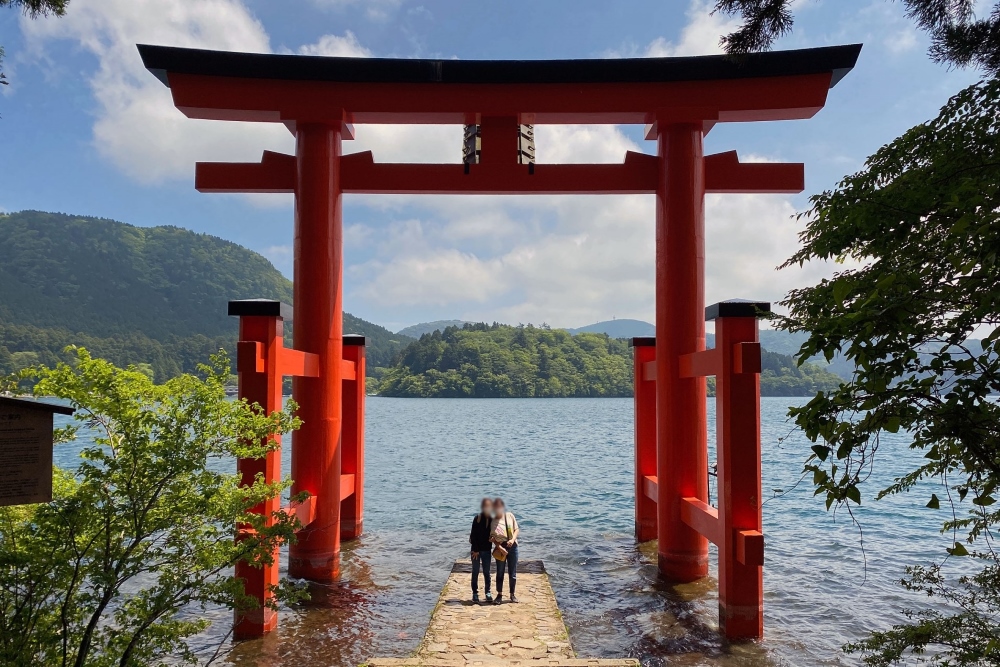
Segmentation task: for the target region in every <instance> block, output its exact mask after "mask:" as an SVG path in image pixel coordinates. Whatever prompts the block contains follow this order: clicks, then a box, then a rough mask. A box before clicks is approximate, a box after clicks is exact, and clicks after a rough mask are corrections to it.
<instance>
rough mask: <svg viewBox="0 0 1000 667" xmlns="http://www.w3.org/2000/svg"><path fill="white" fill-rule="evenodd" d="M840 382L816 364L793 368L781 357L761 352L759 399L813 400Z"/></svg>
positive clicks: (791, 362) (794, 365)
mask: <svg viewBox="0 0 1000 667" xmlns="http://www.w3.org/2000/svg"><path fill="white" fill-rule="evenodd" d="M841 382H843V380H841V379H840V377H838V376H836V375H834V374H833V373H831V372H829V371H828V370H826V369H824V368H820V367H819V366H816V365H815V364H809V363H805V364H802V365H799V364H796V363H795V360H794V359H793V358H792V357H790V356H788V355H784V354H777V353H775V352H768V351H767V350H762V351H761V373H760V393H761V396H813V395H815V394H816V393H818V392H821V391H832V390H834V389H836V388H837V387H838V386H839V385H840V383H841Z"/></svg>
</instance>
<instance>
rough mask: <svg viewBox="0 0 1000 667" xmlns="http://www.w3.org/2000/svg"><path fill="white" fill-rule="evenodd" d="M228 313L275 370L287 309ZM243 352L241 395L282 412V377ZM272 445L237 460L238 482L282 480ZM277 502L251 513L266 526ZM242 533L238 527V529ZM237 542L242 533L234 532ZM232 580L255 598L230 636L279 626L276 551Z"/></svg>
mask: <svg viewBox="0 0 1000 667" xmlns="http://www.w3.org/2000/svg"><path fill="white" fill-rule="evenodd" d="M229 314H230V315H236V316H239V318H240V334H239V336H240V337H239V340H240V341H241V342H242V343H244V347H246V345H250V346H252V347H253V353H254V357H256V356H258V354H259V356H260V359H261V361H262V362H263V363H262V366H264V368H267V367H270V368H272V369H274V368H277V367H278V364H279V360H278V356H279V354H280V347H281V337H282V335H283V334H284V320H285V319H291V309H290V308H289V307H288V306H286V305H285V304H282V303H279V302H277V301H251V302H245V301H244V302H230V304H229ZM240 351H241V348H240V347H239V346H237V354H236V370H237V373H238V375H237V377H238V378H239V380H238V382H239V397H240V398H242V399H245V400H246V401H247V402H248V403H250V404H254V403H256V404H257V405H259V406H260V409H261V411H263V412H264V413H265V414H271V413H272V412H277V411H278V410H281V375H280V374H278V373H273V372H272V373H266V372H259V371H260V370H263V368H261V369H258V366H257V363H256V359H254V360H253V361H252V362H250V363H248V362H247V361H244V363H240V361H241V359H240V356H241V355H240ZM270 439H271V441H272V442H274V443H275V445H276V447H275V448H274V449H272V450H271V451H270V452H268V453H267V455H266V456H265V457H264V458H262V459H239V460H238V461H237V462H236V470H237V471H238V472H239V474H240V483H241V484H243V485H245V486H248V485H250V484H253V483H254V480H255V479H256V477H257V475H261V476H262V477H263V479H264V480H265V481H266V482H277V481H279V480H280V479H281V437H280V436H277V435H275V436H271V438H270ZM280 503H281V499H280V498H277V497H276V498H272V499H271V500H268V501H266V502H263V503H261V504H260V505H258V506H256V507H254V508H253V510H252V511H253V512H254V513H255V514H263V515H264V516H266V517H267V518H266V519H265V522H266V524H267V525H269V526H270V525H272V524H273V523H274V516H275V514H276V513H277V512H278V511H280ZM242 529H245V528H244V527H241V530H242ZM237 539H240V534H239V533H238V534H237ZM236 577H237V579H242V580H243V592H244V593H245V594H246V595H249V596H251V597H253V598H254V599H256V600H257V603H258V607H257V608H255V609H245V610H238V611H237V612H236V616H235V618H234V620H233V623H234V625H233V637H234V638H235V639H248V638H251V637H259V636H261V635H263V634H264V633H266V632H270V631H271V630H274V629H275V628H276V627H277V626H278V612H277V611H276V610H275V609H274V608H273V601H274V592H273V590H274V587H275V586H277V585H278V553H277V550H275V552H274V553H273V554H271V562H270V563H267V564H264V565H262V566H261V567H255V566H254V565H252V564H250V563H247V562H245V561H240V562H238V563H237V564H236Z"/></svg>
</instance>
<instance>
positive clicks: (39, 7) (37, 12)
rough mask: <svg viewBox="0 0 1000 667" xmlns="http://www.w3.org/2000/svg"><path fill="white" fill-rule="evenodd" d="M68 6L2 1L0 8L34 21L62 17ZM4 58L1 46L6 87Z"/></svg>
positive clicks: (1, 79) (61, 0)
mask: <svg viewBox="0 0 1000 667" xmlns="http://www.w3.org/2000/svg"><path fill="white" fill-rule="evenodd" d="M68 4H69V0H0V8H3V7H14V8H15V9H20V10H21V11H23V12H24V14H25V16H28V17H29V18H33V19H36V18H38V17H39V16H62V15H63V14H65V13H66V5H68ZM3 57H4V50H3V47H2V46H0V84H2V85H4V86H6V85H7V83H8V81H7V76H6V75H5V74H4V73H3Z"/></svg>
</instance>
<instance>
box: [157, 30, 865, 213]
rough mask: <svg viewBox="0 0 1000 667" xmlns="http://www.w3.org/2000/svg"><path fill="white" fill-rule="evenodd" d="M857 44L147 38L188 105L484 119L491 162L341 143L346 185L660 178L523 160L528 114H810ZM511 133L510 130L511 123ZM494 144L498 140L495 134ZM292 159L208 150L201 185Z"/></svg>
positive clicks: (531, 189) (549, 188)
mask: <svg viewBox="0 0 1000 667" xmlns="http://www.w3.org/2000/svg"><path fill="white" fill-rule="evenodd" d="M860 49H861V46H860V45H849V46H834V47H825V48H816V49H803V50H797V51H780V52H772V53H762V54H753V55H750V56H746V57H745V58H741V59H739V60H734V59H732V58H730V57H728V56H695V57H686V58H631V59H617V60H536V61H530V60H518V61H462V60H413V59H388V58H331V57H322V56H290V55H270V54H250V53H231V52H221V51H203V50H197V49H182V48H173V47H163V46H148V45H140V46H139V52H140V54H141V56H142V59H143V63H144V64H145V65H146V67H147V68H148V69H149V70H150V71H151V72H152V73H153V74H155V75H156V76H157V77H158V78H159V79H160V80H161V81H162V82H163V83H164V84H166V85H167V86H169V87H170V89H171V93H172V94H173V99H174V104H175V105H176V106H177V108H178V109H180V110H181V111H182V112H184V114H186V115H187V116H188V117H190V118H202V119H210V120H231V121H258V122H279V123H284V124H285V125H286V126H288V128H289V129H290V130H291V131H293V132H294V131H295V127H296V126H297V125H298V124H300V123H317V122H319V123H342V124H343V127H344V138H349V137H350V136H352V135H351V128H350V124H351V123H359V124H363V123H401V124H421V123H444V124H447V123H453V124H480V125H481V126H482V141H483V151H482V163H481V164H478V165H472V167H471V169H470V168H469V167H465V166H463V165H460V164H442V165H429V164H420V165H393V164H382V163H376V162H374V158H373V157H372V156H371V154H369V153H362V154H355V155H348V156H345V157H344V161H345V164H344V169H343V182H342V184H341V186H342V191H343V192H345V193H408V194H410V193H435V194H447V193H463V194H480V193H494V194H497V193H499V194H515V193H521V194H561V193H592V194H613V193H619V194H626V193H653V192H655V191H656V181H657V172H656V165H655V160H654V159H652V158H651V157H650V156H645V155H642V154H637V153H630V154H629V155H627V156H626V159H625V163H624V164H622V165H537V166H536V165H516V164H514V163H512V162H511V161H510V160H507V159H505V158H507V157H510V156H509V155H506V154H507V153H509V152H510V151H509V150H506V147H507V144H509V143H510V142H511V141H512V140H513V133H514V132H515V131H516V127H517V125H518V124H536V125H538V124H556V123H559V124H572V123H612V124H645V125H647V138H650V139H654V138H655V137H656V134H657V132H658V129H657V128H658V126H660V125H674V124H677V123H685V124H688V123H690V124H696V125H699V126H701V127H702V129H703V130H704V131H707V130H709V129H710V128H711V127H712V126H713V125H714V124H715V123H718V122H745V121H763V120H789V119H798V118H808V117H811V116H812V115H813V114H815V113H816V112H817V111H818V110H819V109H821V108H822V107H823V105H824V104H825V103H826V97H827V93H828V91H829V89H830V88H831V87H832V86H834V85H836V83H837V82H838V81H840V79H841V78H843V76H844V75H845V74H846V73H847V72H848V71H850V70H851V68H853V66H854V64H855V62H856V61H857V58H858V54H859V52H860ZM507 135H510V136H507ZM492 146H497V148H492ZM294 180H295V173H294V159H293V157H292V156H282V155H279V154H275V153H265V155H264V159H263V160H262V162H261V163H260V164H256V165H252V164H244V165H233V164H200V165H199V166H198V172H197V178H196V185H197V187H198V189H199V190H201V191H203V192H291V191H293V189H294ZM705 181H706V182H705V189H706V191H707V192H799V191H801V190H802V187H803V183H802V182H803V177H802V167H801V165H798V164H794V165H775V164H755V165H741V164H739V162H738V160H737V158H736V155H735V153H722V154H719V155H715V156H706V159H705Z"/></svg>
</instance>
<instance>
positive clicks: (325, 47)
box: [299, 30, 372, 58]
mask: <svg viewBox="0 0 1000 667" xmlns="http://www.w3.org/2000/svg"><path fill="white" fill-rule="evenodd" d="M299 53H300V54H301V55H304V56H339V57H348V58H370V57H371V56H372V52H371V51H370V50H368V49H366V48H365V47H363V46H362V45H361V44H360V43H359V42H358V38H357V37H355V36H354V33H353V32H351V31H350V30H348V31H347V32H345V33H344V34H343V36H341V35H323V36H322V37H320V38H319V40H318V41H317V42H316V43H314V44H306V45H305V46H302V47H299Z"/></svg>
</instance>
